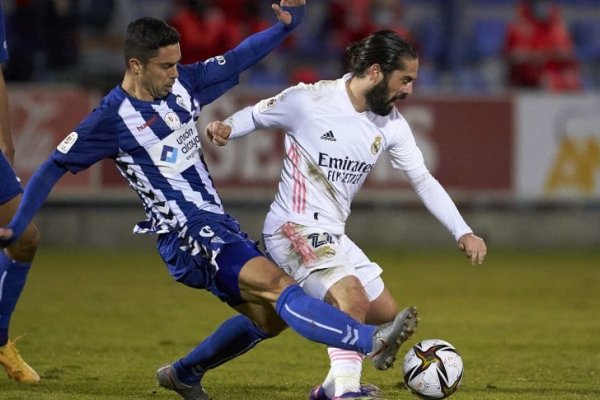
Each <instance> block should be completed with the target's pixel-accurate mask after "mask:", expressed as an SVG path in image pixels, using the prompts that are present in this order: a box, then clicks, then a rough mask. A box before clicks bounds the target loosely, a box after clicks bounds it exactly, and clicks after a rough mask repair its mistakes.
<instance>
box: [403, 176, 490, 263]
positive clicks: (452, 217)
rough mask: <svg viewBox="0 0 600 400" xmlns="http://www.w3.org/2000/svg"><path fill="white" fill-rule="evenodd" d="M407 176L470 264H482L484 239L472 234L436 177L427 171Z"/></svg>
mask: <svg viewBox="0 0 600 400" xmlns="http://www.w3.org/2000/svg"><path fill="white" fill-rule="evenodd" d="M408 176H409V179H410V181H411V184H412V185H413V187H414V188H415V191H416V192H417V195H418V196H419V198H420V199H421V201H422V202H423V204H425V207H427V209H428V210H429V212H431V213H432V214H433V215H434V216H435V217H436V218H437V219H438V220H439V221H440V222H441V223H442V225H444V226H445V227H446V228H447V229H448V230H449V231H450V232H451V233H452V235H453V236H454V238H455V239H456V241H457V243H458V248H459V249H460V250H461V251H463V252H464V253H465V254H466V256H467V258H468V259H469V260H470V261H471V264H473V265H476V264H483V261H484V259H485V256H486V254H487V247H486V245H485V241H484V240H483V239H482V238H480V237H479V236H476V235H475V234H473V231H472V230H471V228H470V227H469V226H468V225H467V223H466V222H465V220H464V219H463V217H462V216H461V215H460V212H459V211H458V209H457V208H456V205H455V204H454V202H453V201H452V199H451V198H450V196H449V195H448V192H446V190H445V189H444V188H443V187H442V185H441V184H440V183H439V182H438V181H437V179H435V178H434V177H433V176H432V175H431V174H430V173H429V172H427V173H426V174H423V175H421V176H419V177H417V178H412V177H411V176H410V174H409V175H408Z"/></svg>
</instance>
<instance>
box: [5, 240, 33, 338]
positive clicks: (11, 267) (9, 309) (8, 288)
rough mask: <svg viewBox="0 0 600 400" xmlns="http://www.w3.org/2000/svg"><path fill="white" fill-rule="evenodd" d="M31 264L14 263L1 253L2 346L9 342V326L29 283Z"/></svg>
mask: <svg viewBox="0 0 600 400" xmlns="http://www.w3.org/2000/svg"><path fill="white" fill-rule="evenodd" d="M30 267H31V263H28V262H19V261H14V260H11V259H10V258H8V256H7V255H6V253H4V251H0V346H3V345H5V344H6V342H7V341H8V325H9V324H10V317H11V315H12V313H13V311H14V310H15V307H16V305H17V301H18V300H19V296H20V295H21V292H22V291H23V287H24V286H25V282H26V281H27V273H28V272H29V268H30Z"/></svg>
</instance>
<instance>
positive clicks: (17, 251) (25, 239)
mask: <svg viewBox="0 0 600 400" xmlns="http://www.w3.org/2000/svg"><path fill="white" fill-rule="evenodd" d="M40 241H41V234H40V231H39V229H38V228H37V226H36V225H35V224H33V223H31V224H29V226H27V228H26V229H25V232H23V235H22V236H21V237H20V238H19V240H17V241H16V242H15V243H14V244H13V245H11V246H9V247H8V249H7V251H8V255H9V256H10V257H11V258H12V259H14V260H17V261H26V262H27V261H32V260H33V257H34V256H35V253H36V251H37V249H38V247H39V245H40Z"/></svg>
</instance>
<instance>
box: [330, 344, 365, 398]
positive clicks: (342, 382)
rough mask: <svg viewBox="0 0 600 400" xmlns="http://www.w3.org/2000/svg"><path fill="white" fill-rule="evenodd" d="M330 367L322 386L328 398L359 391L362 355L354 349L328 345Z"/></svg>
mask: <svg viewBox="0 0 600 400" xmlns="http://www.w3.org/2000/svg"><path fill="white" fill-rule="evenodd" d="M327 352H328V353H329V360H330V369H329V373H328V374H327V377H326V378H325V381H324V382H323V388H324V389H325V394H326V395H327V397H329V398H333V397H334V396H341V395H342V394H344V393H348V392H359V391H360V375H361V372H362V361H363V357H364V356H363V355H362V354H361V353H357V352H356V351H349V350H341V349H336V348H334V347H328V348H327Z"/></svg>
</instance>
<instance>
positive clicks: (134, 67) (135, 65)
mask: <svg viewBox="0 0 600 400" xmlns="http://www.w3.org/2000/svg"><path fill="white" fill-rule="evenodd" d="M127 64H128V66H129V69H130V70H131V72H133V74H134V75H138V74H140V73H141V72H142V67H143V65H142V63H141V62H140V60H138V59H137V58H135V57H132V58H130V59H129V60H128V61H127Z"/></svg>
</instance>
